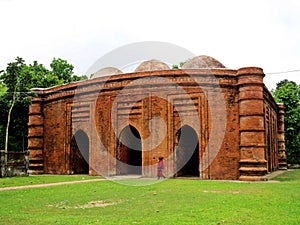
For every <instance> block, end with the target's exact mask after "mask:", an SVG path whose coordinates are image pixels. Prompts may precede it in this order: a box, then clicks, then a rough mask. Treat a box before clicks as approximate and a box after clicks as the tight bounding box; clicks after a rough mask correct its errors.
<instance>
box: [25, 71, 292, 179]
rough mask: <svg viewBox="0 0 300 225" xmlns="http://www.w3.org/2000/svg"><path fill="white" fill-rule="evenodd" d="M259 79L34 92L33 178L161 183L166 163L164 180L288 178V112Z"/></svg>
mask: <svg viewBox="0 0 300 225" xmlns="http://www.w3.org/2000/svg"><path fill="white" fill-rule="evenodd" d="M140 68H142V67H140ZM263 77H264V73H263V71H262V69H260V68H256V67H247V68H241V69H238V70H229V69H224V68H210V69H208V68H205V69H202V68H192V69H184V70H171V69H166V68H163V70H161V69H160V70H152V71H136V72H134V73H127V74H116V75H112V76H110V77H105V76H104V77H103V76H100V77H96V78H94V79H90V80H86V81H82V82H77V83H71V84H67V85H62V86H57V87H53V88H48V89H34V90H33V91H35V92H36V93H37V95H38V97H37V98H34V99H33V101H32V105H31V107H30V113H29V135H28V136H29V146H28V148H29V151H30V169H31V173H32V174H40V173H50V174H73V173H89V174H90V175H97V174H101V175H104V176H114V175H122V174H131V173H134V174H141V175H142V176H145V177H156V165H157V162H158V157H159V156H163V157H164V159H165V174H166V176H198V177H199V178H201V179H231V180H236V179H240V180H262V179H263V176H264V175H265V174H267V173H268V172H272V171H274V170H277V169H284V168H286V160H285V148H284V127H283V120H284V107H283V106H282V105H279V106H278V105H277V104H276V103H275V102H274V99H273V98H272V96H271V94H270V93H269V91H268V90H267V89H266V87H265V85H264V83H263ZM218 101H220V102H218ZM189 150H191V152H190V154H189Z"/></svg>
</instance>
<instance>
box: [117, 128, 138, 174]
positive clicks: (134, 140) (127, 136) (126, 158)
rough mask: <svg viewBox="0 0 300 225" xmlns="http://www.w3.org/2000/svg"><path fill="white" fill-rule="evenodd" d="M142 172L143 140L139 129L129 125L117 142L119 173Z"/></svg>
mask: <svg viewBox="0 0 300 225" xmlns="http://www.w3.org/2000/svg"><path fill="white" fill-rule="evenodd" d="M126 174H142V141H141V136H140V134H139V132H138V130H137V129H136V128H135V127H133V126H131V125H129V126H127V127H125V128H124V129H123V130H122V131H121V133H120V137H119V140H118V144H117V175H126Z"/></svg>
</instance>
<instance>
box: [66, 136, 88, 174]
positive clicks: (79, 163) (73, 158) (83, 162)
mask: <svg viewBox="0 0 300 225" xmlns="http://www.w3.org/2000/svg"><path fill="white" fill-rule="evenodd" d="M70 169H71V173H72V174H89V138H88V136H87V135H86V133H85V132H84V131H82V130H79V131H77V132H76V133H75V135H74V136H73V137H72V140H71V152H70Z"/></svg>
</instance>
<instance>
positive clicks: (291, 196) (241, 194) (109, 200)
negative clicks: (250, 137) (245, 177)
mask: <svg viewBox="0 0 300 225" xmlns="http://www.w3.org/2000/svg"><path fill="white" fill-rule="evenodd" d="M30 178H31V177H29V178H24V179H30ZM64 178H65V179H68V177H64ZM10 179H23V178H10ZM41 179H42V178H41ZM45 179H48V178H46V177H45ZM275 179H276V180H280V182H254V183H249V182H225V181H203V180H182V179H169V180H165V181H163V182H160V183H157V184H154V185H147V186H129V185H121V184H118V183H115V182H112V181H106V180H105V181H98V182H91V183H80V184H71V185H62V186H54V187H44V188H35V189H22V190H11V191H2V192H0V207H1V208H0V224H5V225H6V224H47V225H50V224H51V225H52V224H64V225H65V224H216V225H217V224H255V225H256V224H276V225H277V224H285V225H287V224H299V223H300V191H299V190H300V170H293V171H289V172H286V173H284V174H282V175H280V176H279V177H277V178H275ZM1 181H2V180H0V182H1ZM141 182H142V181H141Z"/></svg>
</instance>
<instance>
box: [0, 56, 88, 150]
mask: <svg viewBox="0 0 300 225" xmlns="http://www.w3.org/2000/svg"><path fill="white" fill-rule="evenodd" d="M73 69H74V67H73V65H71V64H69V63H68V62H67V61H66V60H63V59H60V58H57V59H56V58H54V59H53V61H52V62H51V64H50V69H47V68H46V67H44V66H43V65H42V64H39V63H38V62H37V61H34V62H33V63H32V64H29V65H27V64H26V63H25V61H24V60H23V59H22V58H20V57H17V58H16V59H15V61H13V62H10V63H8V64H7V67H6V69H5V70H2V71H0V111H1V112H0V149H4V148H5V147H6V146H5V140H6V138H8V149H9V150H12V151H22V150H24V149H26V148H27V132H28V129H27V123H28V116H24V115H28V106H29V105H30V100H31V98H30V96H31V92H30V89H31V88H46V87H52V86H56V85H61V84H64V83H70V82H73V81H79V80H82V79H86V78H87V76H77V75H74V72H73ZM8 128H9V131H7V130H8Z"/></svg>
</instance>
